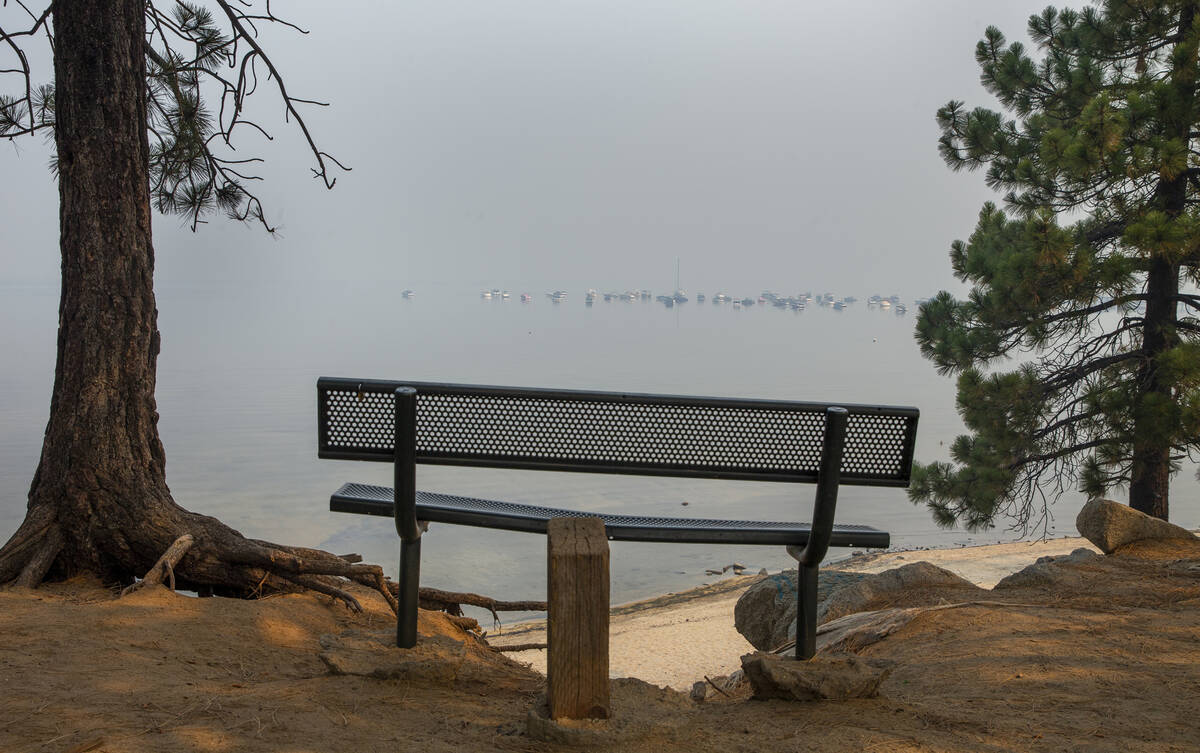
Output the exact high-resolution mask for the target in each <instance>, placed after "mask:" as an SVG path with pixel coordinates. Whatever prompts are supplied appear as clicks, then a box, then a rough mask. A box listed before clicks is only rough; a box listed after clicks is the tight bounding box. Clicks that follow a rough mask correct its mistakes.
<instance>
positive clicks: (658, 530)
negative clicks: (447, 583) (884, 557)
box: [329, 483, 888, 547]
mask: <svg viewBox="0 0 1200 753" xmlns="http://www.w3.org/2000/svg"><path fill="white" fill-rule="evenodd" d="M329 509H331V510H333V511H334V512H351V513H359V514H365V515H381V516H385V517H389V518H390V517H392V516H393V515H394V514H395V503H394V502H393V492H392V489H391V487H387V486H372V485H369V484H353V483H351V484H344V485H343V486H342V488H340V489H338V490H337V491H336V492H335V493H334V494H333V496H332V497H331V498H330V501H329ZM584 517H596V518H600V519H602V520H603V521H604V527H605V530H606V531H607V533H608V537H609V538H610V539H612V540H613V541H662V542H677V543H691V544H774V545H779V546H789V545H792V546H803V545H804V544H806V543H808V538H809V534H810V533H811V527H810V526H809V525H808V524H807V523H783V522H776V521H756V520H713V519H704V518H662V517H648V516H641V515H606V514H600V513H592V512H586V511H581V510H563V509H558V508H553V507H535V506H533V505H521V504H515V503H512V502H499V501H496V500H491V499H478V498H475V497H460V496H455V495H451V494H438V493H436V492H424V491H418V492H417V518H418V519H419V520H422V521H429V522H436V523H454V524H458V525H468V526H482V527H486V528H498V529H502V530H507V531H525V532H528V533H543V534H544V533H546V526H547V523H548V522H549V521H550V519H551V518H584ZM830 544H831V545H832V546H863V547H883V546H887V545H888V534H887V532H886V531H880V530H878V529H875V528H871V527H870V526H859V525H835V526H834V527H833V536H832V539H831V541H830Z"/></svg>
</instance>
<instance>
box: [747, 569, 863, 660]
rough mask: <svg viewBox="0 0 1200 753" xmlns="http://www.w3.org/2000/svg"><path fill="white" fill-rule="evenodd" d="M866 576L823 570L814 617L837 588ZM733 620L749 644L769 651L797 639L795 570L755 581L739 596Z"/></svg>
mask: <svg viewBox="0 0 1200 753" xmlns="http://www.w3.org/2000/svg"><path fill="white" fill-rule="evenodd" d="M866 577H868V576H866V575H863V574H861V573H848V572H843V571H841V570H822V571H821V572H820V574H819V575H818V577H817V621H818V622H820V621H821V618H822V606H821V605H822V603H823V602H824V601H825V600H827V599H828V598H829V595H830V594H831V593H833V592H835V591H837V590H838V589H840V588H845V587H846V586H847V585H849V584H852V583H856V582H858V581H859V580H862V579H863V578H866ZM733 621H734V626H735V627H736V628H737V631H738V632H739V633H741V634H742V635H743V636H744V637H745V638H746V640H747V641H749V642H750V645H751V646H754V647H755V648H757V649H758V650H760V651H770V650H772V649H775V648H778V647H779V646H782V645H784V644H785V643H787V642H788V641H789V640H795V639H796V571H795V570H789V571H786V572H782V573H778V574H776V575H772V576H770V577H767V578H765V579H763V580H762V581H760V582H759V583H756V584H754V585H753V586H751V587H750V588H749V589H747V590H746V593H744V594H742V597H741V598H740V599H738V602H737V605H736V606H735V607H734V609H733Z"/></svg>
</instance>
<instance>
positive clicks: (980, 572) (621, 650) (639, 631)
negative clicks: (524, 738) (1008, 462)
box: [488, 537, 1098, 690]
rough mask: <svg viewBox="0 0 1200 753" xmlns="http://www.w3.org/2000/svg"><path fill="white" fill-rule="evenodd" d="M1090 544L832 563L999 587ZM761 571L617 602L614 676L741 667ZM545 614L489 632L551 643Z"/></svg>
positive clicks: (678, 677)
mask: <svg viewBox="0 0 1200 753" xmlns="http://www.w3.org/2000/svg"><path fill="white" fill-rule="evenodd" d="M1079 548H1085V549H1090V550H1092V551H1098V550H1096V548H1095V547H1094V546H1092V544H1091V543H1090V542H1088V541H1087V540H1086V539H1083V538H1078V537H1070V538H1059V539H1047V540H1045V541H1033V542H1027V541H1021V542H1014V543H1008V544H992V545H986V546H975V547H960V548H954V549H920V550H910V551H895V552H880V553H870V554H864V555H861V556H857V557H850V558H848V559H845V560H841V561H838V562H834V563H827V564H826V565H825V569H835V570H846V571H850V572H859V573H879V572H883V571H885V570H890V569H892V568H896V567H900V566H902V565H906V564H909V563H912V562H919V561H925V562H930V563H932V564H934V565H937V566H938V567H941V568H945V569H946V570H949V571H950V572H953V573H955V574H957V575H960V576H962V577H963V578H966V579H967V580H969V581H971V582H972V583H974V584H975V585H977V586H980V587H981V588H991V587H992V586H994V585H996V583H998V582H999V581H1000V580H1001V579H1002V578H1004V577H1005V576H1007V575H1009V574H1011V573H1015V572H1017V571H1018V570H1021V569H1022V568H1024V567H1026V566H1027V565H1031V564H1033V563H1034V562H1036V561H1037V559H1038V558H1039V557H1047V556H1058V555H1062V554H1069V553H1071V552H1073V551H1075V550H1076V549H1079ZM762 577H764V576H760V575H743V576H730V577H728V578H725V579H723V580H720V581H718V582H716V583H714V584H711V585H707V586H702V587H700V588H696V589H692V590H689V591H684V592H680V593H677V594H669V595H665V596H660V597H657V598H654V599H648V600H645V601H638V602H633V603H631V604H625V605H622V606H619V607H615V608H614V609H613V612H612V621H611V623H610V628H609V629H610V635H609V641H610V643H609V670H610V674H611V676H612V677H614V678H615V677H637V678H640V679H642V680H645V681H647V682H649V683H652V684H655V685H664V686H668V687H672V688H675V689H677V690H687V689H689V688H691V686H692V683H694V682H696V681H698V680H702V679H704V678H705V677H710V678H711V677H718V676H721V675H727V674H729V673H731V672H733V671H735V670H737V669H739V668H740V667H741V663H740V657H741V656H742V655H743V654H747V653H750V652H752V651H754V647H753V646H751V645H750V644H749V643H748V642H747V641H746V639H745V638H743V637H742V635H741V634H740V633H738V631H737V630H736V629H735V628H734V625H733V608H734V605H735V604H736V603H737V600H738V598H739V597H741V595H742V593H744V592H745V590H746V589H747V588H749V587H750V586H752V585H754V584H755V583H757V582H758V581H759V580H760V579H761V578H762ZM545 640H546V625H545V621H544V620H535V621H530V622H525V623H519V624H517V625H514V626H512V627H510V628H505V629H503V630H502V631H500V632H495V633H492V634H489V635H488V641H489V642H491V643H493V644H494V645H497V646H504V645H516V644H522V643H544V642H545ZM508 655H509V656H510V657H512V658H513V659H515V660H516V661H518V662H523V663H527V664H529V665H530V666H531V667H532V668H533V669H534V670H536V671H537V672H540V673H543V674H544V673H545V671H546V652H545V651H544V650H531V651H517V652H510V653H509V654H508Z"/></svg>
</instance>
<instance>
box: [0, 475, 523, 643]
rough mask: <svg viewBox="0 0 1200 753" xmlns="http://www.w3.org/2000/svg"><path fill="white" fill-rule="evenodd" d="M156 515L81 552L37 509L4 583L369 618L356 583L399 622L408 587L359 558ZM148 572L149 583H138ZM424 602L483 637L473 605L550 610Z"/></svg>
mask: <svg viewBox="0 0 1200 753" xmlns="http://www.w3.org/2000/svg"><path fill="white" fill-rule="evenodd" d="M152 507H153V506H152ZM154 510H155V511H156V512H161V513H166V514H165V515H154V516H153V517H154V518H155V520H153V521H152V522H148V523H147V525H144V526H140V527H139V526H131V525H125V526H121V527H114V528H105V527H100V530H92V531H90V532H89V534H90V536H91V538H90V539H88V540H86V541H84V542H82V543H81V542H78V541H69V540H68V539H67V538H66V537H65V536H64V533H65V532H64V529H63V528H61V527H60V525H59V524H58V522H57V520H56V519H55V518H56V516H55V515H54V511H53V510H52V509H46V508H41V509H38V510H33V509H31V510H30V512H29V514H28V515H27V516H26V519H25V521H24V523H23V524H22V526H21V527H20V528H19V529H18V530H17V532H16V533H15V534H14V535H13V536H12V538H10V539H9V541H8V542H7V543H6V544H5V545H4V546H3V548H0V583H5V582H11V583H12V584H13V585H14V586H23V587H28V588H33V587H36V586H37V585H38V584H39V583H41V582H42V581H43V580H44V579H45V578H46V577H47V576H48V575H52V576H53V577H62V576H69V575H72V574H75V573H77V572H80V571H89V570H90V571H93V572H95V574H97V575H99V576H100V577H102V578H105V579H107V580H109V581H113V580H115V581H120V582H123V583H126V584H129V586H128V587H127V588H126V589H125V590H124V591H123V593H127V592H130V591H133V590H136V589H138V588H143V587H145V586H149V585H157V584H162V583H163V582H164V581H165V582H166V583H167V585H168V586H169V587H170V588H172V589H174V588H176V587H177V586H178V587H180V588H185V589H189V590H195V591H197V592H198V593H201V594H205V595H208V594H216V595H221V596H234V597H243V598H253V597H256V596H258V597H261V596H265V595H269V594H274V593H295V592H299V591H306V590H307V591H316V592H318V593H323V594H325V595H327V596H330V597H332V598H333V599H335V600H337V601H340V602H341V603H342V604H344V605H345V606H346V607H347V608H348V609H350V610H351V611H353V612H361V611H362V610H363V607H362V604H361V603H360V602H359V600H358V598H357V597H356V596H355V595H354V594H352V593H351V592H350V591H349V590H348V588H347V586H349V585H350V584H351V583H356V584H359V585H362V586H365V587H367V588H369V589H371V590H373V591H375V592H377V593H379V594H380V595H381V596H382V597H383V599H384V600H385V601H386V602H387V605H388V607H389V608H390V609H391V610H392V612H393V613H396V612H397V611H398V609H399V604H398V602H397V597H398V595H399V584H397V583H395V582H393V581H391V580H389V579H388V578H386V577H385V576H384V574H383V568H382V567H380V566H379V565H369V564H362V558H361V557H360V556H359V555H357V554H347V555H336V554H331V553H329V552H326V551H322V550H320V549H309V548H306V547H294V546H284V545H281V544H274V543H271V542H269V541H260V540H257V539H250V538H246V537H244V536H242V535H241V534H240V533H238V532H237V531H235V530H233V529H232V528H230V527H228V526H226V525H225V524H224V523H222V522H221V521H219V520H217V519H216V518H212V517H209V516H206V515H198V514H196V513H191V512H188V511H187V510H184V509H183V508H180V507H178V506H177V505H175V504H174V502H172V501H170V500H169V499H168V500H164V501H163V502H162V505H161V506H159V507H155V508H154ZM164 518H165V519H164ZM72 533H76V531H74V530H72ZM79 551H85V552H86V553H87V554H88V555H90V557H92V558H94V559H96V560H98V561H99V562H100V563H101V564H99V565H96V564H91V563H88V562H87V561H86V560H85V561H83V562H80V561H79V558H78V555H76V554H74V553H75V552H79ZM114 551H115V554H114ZM154 557H157V559H156V560H154V561H153V563H152V564H150V560H151V559H152V558H154ZM139 563H141V564H139ZM89 565H90V566H89ZM142 573H144V574H145V577H144V578H142V580H140V581H138V580H137V576H138V575H140V574H142ZM419 598H420V606H421V607H422V608H425V609H434V610H440V611H444V612H446V613H448V614H449V615H450V616H451V617H452V618H453V619H454V622H455V624H458V625H459V626H460V627H462V628H463V629H466V630H472V629H474V630H477V629H478V623H477V622H476V621H475V620H472V619H470V618H468V617H463V615H462V606H463V605H469V606H476V607H481V608H483V609H486V610H488V611H489V612H490V613H491V614H492V617H493V618H495V619H497V620H498V619H499V616H498V612H503V611H545V610H546V603H545V602H543V601H502V600H499V599H493V598H491V597H488V596H481V595H479V594H474V593H459V592H453V591H443V590H440V589H436V588H421V589H420V591H419Z"/></svg>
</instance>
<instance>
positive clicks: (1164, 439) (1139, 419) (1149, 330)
mask: <svg viewBox="0 0 1200 753" xmlns="http://www.w3.org/2000/svg"><path fill="white" fill-rule="evenodd" d="M1146 289H1147V293H1148V299H1147V301H1146V321H1145V324H1144V325H1143V330H1142V349H1143V352H1144V353H1145V356H1144V358H1145V360H1144V361H1143V362H1142V365H1141V367H1140V368H1139V369H1138V382H1137V384H1138V394H1137V397H1136V401H1137V402H1136V404H1135V405H1134V424H1133V467H1132V469H1131V474H1130V483H1129V506H1130V507H1132V508H1133V509H1135V510H1138V511H1140V512H1144V513H1146V514H1147V515H1153V516H1154V517H1157V518H1162V519H1163V520H1167V515H1168V513H1169V512H1170V510H1169V507H1168V499H1169V495H1168V492H1169V489H1170V482H1171V445H1170V440H1169V437H1170V434H1169V429H1168V428H1167V427H1164V426H1163V425H1162V418H1161V411H1162V409H1163V406H1166V405H1170V404H1172V403H1173V402H1174V396H1173V395H1172V394H1171V385H1170V384H1168V383H1166V382H1165V381H1164V380H1163V379H1162V378H1161V375H1160V373H1159V364H1158V357H1159V356H1160V355H1161V354H1162V353H1163V352H1164V351H1166V350H1167V349H1169V348H1171V347H1173V346H1174V345H1175V344H1176V343H1177V342H1178V336H1177V335H1176V333H1175V321H1176V316H1177V311H1178V309H1177V304H1176V302H1175V296H1176V295H1177V294H1178V293H1179V266H1178V265H1176V264H1171V263H1170V262H1169V261H1167V260H1165V259H1162V258H1155V259H1152V260H1151V262H1150V273H1149V275H1148V279H1147V284H1146Z"/></svg>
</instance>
